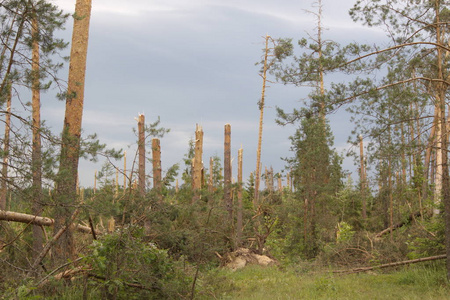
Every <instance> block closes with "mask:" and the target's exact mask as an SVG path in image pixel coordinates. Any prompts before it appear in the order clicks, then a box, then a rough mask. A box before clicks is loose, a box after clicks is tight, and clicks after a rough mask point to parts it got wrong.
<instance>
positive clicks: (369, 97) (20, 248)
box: [0, 0, 450, 299]
mask: <svg viewBox="0 0 450 300" xmlns="http://www.w3.org/2000/svg"><path fill="white" fill-rule="evenodd" d="M73 2H74V4H75V13H74V14H73V15H70V14H67V13H65V12H64V11H63V10H62V9H60V8H59V7H58V6H57V4H54V3H53V2H52V1H49V0H1V1H0V23H1V29H0V107H1V109H0V119H1V123H2V126H1V130H3V131H4V134H2V135H1V136H0V141H1V145H0V147H1V149H0V156H1V171H0V172H1V175H0V298H1V299H366V298H369V299H422V298H425V299H449V297H450V296H449V295H450V285H449V280H450V177H449V166H448V159H449V158H448V149H449V136H448V131H449V129H450V127H449V122H450V120H449V118H450V106H449V103H448V101H447V100H448V99H449V89H448V87H449V84H450V55H449V53H450V35H449V33H450V10H449V8H448V5H449V2H448V1H447V0H422V1H418V0H376V1H367V0H355V1H354V5H353V8H352V9H351V10H350V11H349V14H350V16H351V18H352V19H353V21H354V22H355V23H359V24H363V25H364V26H367V27H373V28H381V29H383V30H384V32H385V33H386V35H387V37H388V40H389V41H390V43H389V44H388V45H383V46H381V45H377V44H373V45H368V44H359V43H357V42H354V43H350V44H345V45H343V44H340V43H338V42H336V41H332V40H329V39H327V38H325V37H324V30H325V27H324V25H323V19H322V17H323V13H322V9H323V4H322V1H321V0H317V2H315V3H314V5H313V6H312V8H311V10H308V13H309V14H312V15H313V17H314V20H315V22H316V24H315V31H314V32H311V33H309V34H308V35H306V37H305V38H300V39H299V40H295V37H288V38H286V37H272V36H269V35H266V36H265V37H264V43H265V46H264V47H263V49H262V56H261V57H255V62H256V64H257V66H258V68H259V69H260V72H259V75H260V79H261V94H260V95H259V101H258V103H257V105H255V110H258V112H259V116H260V118H259V136H258V147H257V153H256V155H255V157H253V156H252V159H254V161H255V169H254V171H253V172H251V173H250V175H249V176H248V178H244V176H243V167H242V166H243V152H244V149H242V147H241V149H239V151H238V153H232V151H231V146H230V144H231V142H232V126H233V124H224V131H223V133H224V135H223V148H221V149H217V150H218V151H219V152H220V153H221V155H215V156H212V157H204V155H203V149H204V139H203V137H204V131H203V127H202V125H199V124H197V125H196V127H195V132H193V134H194V138H193V139H192V140H191V141H190V142H189V145H187V149H186V151H185V153H184V154H183V153H180V156H182V157H183V164H175V165H173V166H171V167H169V168H168V169H167V170H163V168H162V164H163V161H164V153H165V151H167V149H165V148H164V145H163V144H162V143H161V142H160V141H161V140H162V139H163V138H164V136H165V135H166V134H167V133H168V132H169V131H170V129H168V128H164V127H162V126H161V123H160V119H159V118H157V119H156V120H152V121H150V122H148V121H147V122H146V119H145V115H144V114H139V115H138V116H137V117H136V121H137V126H136V128H135V129H133V130H134V133H135V136H136V141H135V142H136V151H135V153H130V151H128V152H127V151H123V150H117V149H113V148H111V147H109V146H108V145H107V144H104V143H102V142H101V141H100V139H99V138H98V137H97V136H96V135H95V134H92V135H88V136H85V134H84V133H83V131H82V129H83V126H82V119H83V113H84V111H83V107H84V99H85V85H86V72H89V69H87V68H86V64H87V57H88V55H89V53H88V41H89V30H90V27H91V26H92V23H91V22H90V21H91V11H92V0H76V1H73ZM94 2H95V1H94ZM69 18H73V29H72V32H71V35H72V40H71V42H70V43H69V42H68V41H65V40H63V39H61V38H58V35H57V34H56V33H57V32H58V31H61V30H64V28H65V27H64V26H65V24H66V22H67V21H68V19H69ZM66 50H70V56H68V57H65V56H64V55H63V53H64V51H66ZM66 65H68V69H69V72H68V78H67V79H62V78H60V71H61V70H62V69H63V68H64V67H65V66H66ZM257 75H258V74H255V76H257ZM334 75H339V76H337V77H336V76H334ZM330 78H342V81H339V82H331V80H330ZM269 83H270V84H276V83H278V84H280V85H286V86H288V85H291V86H295V87H307V88H308V89H309V91H310V93H309V95H308V97H307V99H305V101H304V103H302V104H301V105H299V107H297V108H295V109H293V110H292V111H287V110H286V109H282V108H280V107H278V108H277V119H276V122H277V124H278V125H279V126H286V125H294V126H295V128H296V130H295V133H294V134H293V135H292V136H291V137H290V138H289V139H290V150H291V156H290V157H287V158H285V169H284V170H279V171H276V170H274V169H273V168H272V167H270V166H266V165H264V164H265V163H266V162H263V161H262V159H261V152H263V151H264V145H263V143H262V139H263V136H264V121H263V120H264V112H265V109H266V108H267V103H266V100H267V99H266V98H267V94H266V89H267V85H268V84H269ZM49 89H57V90H58V91H59V93H58V95H57V96H56V97H57V98H58V99H59V100H60V101H63V102H64V103H65V114H64V118H62V116H61V121H63V127H62V131H61V132H55V131H54V129H53V128H51V127H49V126H47V124H46V122H45V120H43V119H42V118H41V108H42V106H44V105H48V104H47V103H45V104H44V103H41V93H43V92H45V91H47V90H49ZM18 107H21V109H15V108H18ZM338 111H346V112H347V114H348V115H349V116H350V117H351V122H352V124H353V125H354V128H353V131H352V138H350V140H349V143H351V144H352V145H353V147H352V149H353V151H352V153H350V154H349V155H350V156H351V157H352V158H353V159H354V163H355V165H356V166H357V169H358V171H357V176H356V177H355V176H351V175H350V174H349V172H348V171H347V170H345V169H344V168H343V160H344V157H343V156H342V154H341V153H339V152H338V151H337V150H336V148H335V146H334V137H333V132H332V127H331V126H332V124H331V122H330V121H329V116H330V115H331V114H333V113H336V112H338ZM131 138H132V137H131ZM222 151H223V152H222ZM131 152H132V151H131ZM222 153H223V156H222ZM234 157H236V160H235V161H234V165H236V166H237V167H232V166H234V165H233V160H234ZM80 160H92V161H98V160H101V161H104V162H105V163H104V164H103V166H102V169H101V170H100V171H99V172H98V173H96V174H95V181H94V182H93V185H92V186H90V187H87V188H83V187H81V186H80V183H79V176H80V175H79V174H80ZM127 160H128V164H127ZM130 161H131V162H132V164H131V165H132V167H131V168H129V167H127V166H129V165H130ZM149 167H150V168H149Z"/></svg>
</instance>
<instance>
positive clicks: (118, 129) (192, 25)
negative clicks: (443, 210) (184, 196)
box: [42, 0, 380, 186]
mask: <svg viewBox="0 0 450 300" xmlns="http://www.w3.org/2000/svg"><path fill="white" fill-rule="evenodd" d="M54 3H55V4H56V5H58V6H59V7H60V8H62V9H64V10H65V11H66V12H70V13H72V12H73V11H74V7H75V0H55V1H54ZM353 3H354V0H339V1H336V0H324V1H323V10H324V15H323V24H324V26H325V27H327V28H328V30H327V31H326V32H325V37H326V38H328V39H333V40H335V41H338V42H341V43H347V42H352V41H358V42H361V43H372V42H373V40H375V39H377V38H379V37H380V32H377V31H374V30H373V29H367V28H363V27H362V26H361V25H358V24H354V23H353V22H352V20H351V19H350V17H349V15H348V10H349V8H350V7H351V6H352V5H353ZM312 4H313V1H306V0H296V1H294V0H283V1H279V0H277V1H273V0H245V1H242V0H129V1H123V0H93V10H92V16H91V27H90V39H89V51H88V62H87V78H86V93H85V107H84V110H85V113H84V119H83V128H84V133H85V134H86V135H87V134H90V133H94V132H95V133H97V134H98V135H99V138H100V140H101V141H102V142H104V143H106V144H108V145H109V146H110V147H114V148H118V149H120V148H122V149H124V150H127V151H128V153H130V152H133V151H134V149H135V143H136V142H135V141H136V137H135V136H134V134H133V132H132V128H133V127H136V121H135V119H134V118H135V117H136V116H137V115H138V114H139V113H144V114H145V117H146V121H147V122H148V123H151V122H153V121H155V120H156V119H157V118H158V116H159V117H160V118H161V126H163V127H165V128H170V130H171V132H170V133H169V134H167V136H166V137H164V138H163V139H162V140H161V148H162V167H163V170H166V169H167V168H168V167H169V166H171V165H172V164H175V163H180V165H181V167H183V162H182V159H183V157H184V155H185V153H186V152H187V150H188V142H189V140H190V139H191V138H192V137H193V135H194V130H195V125H196V124H197V123H198V124H200V125H202V126H203V130H204V158H203V160H204V161H205V164H206V167H208V166H209V163H208V162H209V157H210V156H212V155H218V156H220V157H221V158H222V161H223V130H224V125H225V124H226V123H230V124H231V136H232V142H231V144H232V155H233V156H235V157H237V149H238V148H239V147H240V146H241V145H242V147H243V149H244V177H245V180H246V179H247V176H248V174H249V173H250V172H252V171H254V169H255V166H256V146H257V135H258V125H259V110H258V106H257V102H258V100H259V98H260V95H261V86H262V79H261V77H260V76H259V75H258V70H259V67H258V66H255V62H257V61H259V60H260V59H261V55H262V48H263V47H264V39H263V37H264V36H265V35H266V34H268V35H270V36H272V37H273V38H279V37H291V38H293V39H294V40H298V39H300V38H302V37H306V33H307V32H309V33H311V34H314V27H315V26H316V23H315V20H314V18H313V16H312V15H310V14H307V13H306V12H305V11H304V10H314V8H313V7H312ZM71 31H72V22H71V21H70V22H69V23H68V24H67V26H66V31H65V32H63V33H61V35H62V36H64V37H66V39H67V41H70V39H71ZM60 75H61V77H63V78H67V74H66V72H61V74H60ZM309 92H310V90H308V89H307V88H294V87H287V86H283V85H280V84H270V87H269V88H268V89H267V92H266V105H267V106H266V110H265V116H264V132H263V149H262V163H263V165H264V166H273V168H274V170H275V172H279V171H281V170H282V169H283V168H284V165H285V163H284V162H283V161H282V160H281V159H280V158H281V157H287V156H291V153H290V151H289V147H290V142H289V140H288V137H289V136H290V135H292V134H293V132H294V130H295V127H294V126H291V127H280V126H278V125H276V124H275V121H274V120H275V117H276V115H275V107H276V106H279V107H281V108H284V109H285V110H287V111H290V110H291V109H292V108H294V107H297V108H298V107H300V106H301V105H302V101H303V100H304V99H305V97H306V96H307V94H308V93H309ZM46 97H47V98H46ZM42 101H43V103H42V110H43V118H44V119H45V120H47V122H48V124H50V125H51V126H53V127H54V128H55V132H59V131H60V128H61V126H62V123H63V116H64V105H63V103H58V102H57V101H56V100H55V99H53V98H51V97H50V93H49V94H48V95H47V96H46V95H43V100H42ZM347 119H348V117H347V116H345V114H343V113H338V114H337V115H334V116H331V126H332V129H333V132H334V134H335V146H336V148H337V149H338V150H339V151H340V152H341V151H346V149H348V148H349V146H348V145H347V144H346V140H347V137H348V136H349V135H350V132H351V129H352V126H351V125H350V124H349V123H348V121H347ZM130 145H131V147H132V148H130V149H128V147H129V146H130ZM130 155H132V154H130ZM133 155H134V153H133ZM128 161H129V164H128V168H131V159H129V160H128ZM350 161H351V160H347V161H346V163H345V168H346V169H348V170H350V171H354V169H355V168H354V167H353V165H352V163H351V162H350ZM234 164H236V160H235V161H234ZM118 165H119V166H121V165H122V163H121V162H118ZM100 168H101V164H97V165H93V164H91V163H87V162H81V164H80V180H81V184H82V185H83V186H89V185H92V182H93V178H94V170H95V169H100ZM233 170H236V167H235V166H233ZM150 172H151V166H150V165H147V173H150ZM233 176H234V177H235V176H236V175H235V174H233Z"/></svg>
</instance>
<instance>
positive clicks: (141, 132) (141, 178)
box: [138, 114, 145, 197]
mask: <svg viewBox="0 0 450 300" xmlns="http://www.w3.org/2000/svg"><path fill="white" fill-rule="evenodd" d="M138 153H139V168H138V186H139V195H140V196H141V197H145V116H144V115H143V114H140V115H139V116H138Z"/></svg>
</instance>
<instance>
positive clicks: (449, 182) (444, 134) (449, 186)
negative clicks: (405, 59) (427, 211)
mask: <svg viewBox="0 0 450 300" xmlns="http://www.w3.org/2000/svg"><path fill="white" fill-rule="evenodd" d="M440 3H441V1H440V0H435V2H434V4H435V13H436V43H437V44H438V45H444V43H443V35H442V32H441V23H440V13H441V5H440ZM436 48H437V49H436V50H437V67H438V79H439V80H438V82H437V83H436V91H437V95H438V97H437V99H436V101H437V103H438V108H439V112H440V120H439V123H440V124H441V127H440V130H441V136H438V137H437V139H438V140H439V141H440V145H441V147H440V148H438V150H437V151H438V152H440V153H441V157H442V167H441V170H442V175H441V176H442V177H441V179H442V184H441V187H442V191H441V195H442V201H443V203H444V212H445V215H444V219H445V246H446V253H447V279H448V280H450V178H449V174H448V171H449V170H448V153H447V150H448V131H447V130H448V127H447V117H446V101H445V100H446V99H445V95H446V90H447V88H448V84H447V83H444V73H443V72H444V71H443V66H442V64H443V53H442V51H443V50H442V48H441V47H436Z"/></svg>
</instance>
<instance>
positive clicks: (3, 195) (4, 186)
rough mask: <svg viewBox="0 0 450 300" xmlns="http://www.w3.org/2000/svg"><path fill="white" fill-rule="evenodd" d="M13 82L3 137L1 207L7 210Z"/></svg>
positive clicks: (7, 102)
mask: <svg viewBox="0 0 450 300" xmlns="http://www.w3.org/2000/svg"><path fill="white" fill-rule="evenodd" d="M11 98H12V94H11V84H9V85H8V98H7V100H6V116H5V137H4V139H3V165H2V182H1V191H0V209H1V210H6V198H7V196H8V158H9V135H10V132H11Z"/></svg>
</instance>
